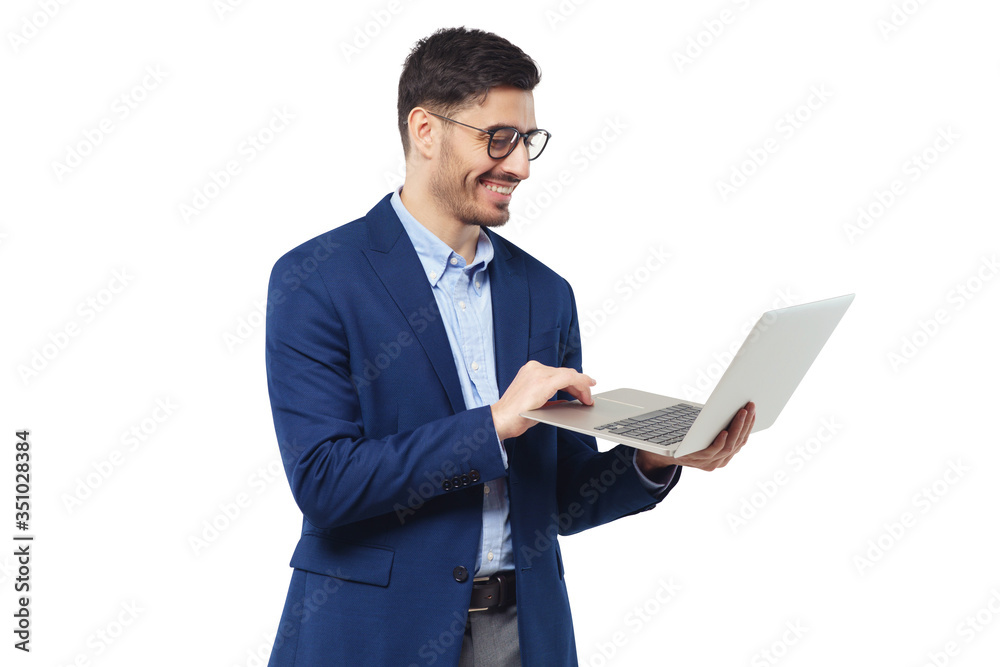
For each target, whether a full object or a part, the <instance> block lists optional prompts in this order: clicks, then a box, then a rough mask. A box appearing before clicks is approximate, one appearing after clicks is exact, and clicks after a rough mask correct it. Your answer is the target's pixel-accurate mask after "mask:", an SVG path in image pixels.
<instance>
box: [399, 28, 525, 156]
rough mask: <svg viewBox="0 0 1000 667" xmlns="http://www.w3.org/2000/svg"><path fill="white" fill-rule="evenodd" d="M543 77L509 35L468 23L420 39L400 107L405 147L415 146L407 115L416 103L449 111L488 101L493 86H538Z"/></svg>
mask: <svg viewBox="0 0 1000 667" xmlns="http://www.w3.org/2000/svg"><path fill="white" fill-rule="evenodd" d="M541 78H542V74H541V72H540V71H539V69H538V65H537V64H536V63H535V61H534V60H532V59H531V58H530V57H528V55H527V54H526V53H525V52H524V51H522V50H521V49H519V48H518V47H516V46H514V45H513V44H511V43H510V42H508V41H507V40H506V39H504V38H503V37H500V36H498V35H494V34H493V33H491V32H485V31H483V30H475V29H472V30H469V29H466V28H444V29H441V30H438V31H437V32H435V33H434V34H433V35H431V36H430V37H425V38H424V39H422V40H420V41H419V42H417V43H416V45H415V46H414V47H413V50H412V51H410V55H408V56H407V57H406V62H404V63H403V73H402V74H400V75H399V98H398V101H397V104H396V113H397V116H398V119H397V121H398V124H399V134H400V137H401V138H402V140H403V152H404V153H406V152H407V151H409V148H410V137H409V132H408V130H407V127H406V120H407V117H408V116H409V115H410V111H411V110H413V108H414V107H419V106H429V107H431V108H433V109H434V111H435V112H437V113H441V114H442V115H449V114H451V113H454V112H455V111H458V110H460V109H465V108H468V107H469V106H471V105H472V104H473V103H477V104H482V102H483V100H485V99H486V94H487V93H488V92H489V90H490V88H493V87H495V86H514V87H516V88H520V89H522V90H532V89H533V88H534V87H535V86H537V85H538V82H539V81H540V80H541Z"/></svg>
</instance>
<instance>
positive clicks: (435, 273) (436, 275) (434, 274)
mask: <svg viewBox="0 0 1000 667" xmlns="http://www.w3.org/2000/svg"><path fill="white" fill-rule="evenodd" d="M437 277H438V274H437V272H435V271H431V280H435V279H436V278H437Z"/></svg>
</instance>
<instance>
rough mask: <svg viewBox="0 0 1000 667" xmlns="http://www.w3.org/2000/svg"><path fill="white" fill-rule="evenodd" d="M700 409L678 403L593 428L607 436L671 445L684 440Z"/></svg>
mask: <svg viewBox="0 0 1000 667" xmlns="http://www.w3.org/2000/svg"><path fill="white" fill-rule="evenodd" d="M699 412H701V408H696V407H694V406H693V405H686V404H684V403H678V404H677V405H671V406H670V407H669V408H664V409H663V410H653V411H652V412H647V413H645V414H642V415H637V416H635V417H629V418H628V419H620V420H618V421H616V422H610V423H608V424H601V425H600V426H595V427H594V428H595V429H596V430H598V431H605V432H607V433H608V435H612V436H617V435H627V436H628V437H630V438H635V439H636V440H645V441H646V442H652V443H655V444H657V445H673V444H675V443H678V442H680V441H681V440H683V439H684V435H685V434H686V433H687V432H688V430H689V429H690V428H691V424H693V423H694V420H695V419H696V418H697V417H698V413H699Z"/></svg>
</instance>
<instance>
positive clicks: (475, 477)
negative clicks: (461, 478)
mask: <svg viewBox="0 0 1000 667" xmlns="http://www.w3.org/2000/svg"><path fill="white" fill-rule="evenodd" d="M469 479H471V480H472V482H473V483H476V482H478V481H479V471H478V470H470V471H469Z"/></svg>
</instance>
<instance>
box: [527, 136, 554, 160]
mask: <svg viewBox="0 0 1000 667" xmlns="http://www.w3.org/2000/svg"><path fill="white" fill-rule="evenodd" d="M548 142H549V133H548V132H546V131H545V130H535V131H534V132H531V133H530V134H528V135H527V136H526V137H525V138H524V143H525V144H527V146H528V159H529V160H534V159H535V158H536V157H538V156H539V155H541V154H542V151H543V150H545V144H547V143H548Z"/></svg>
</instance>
